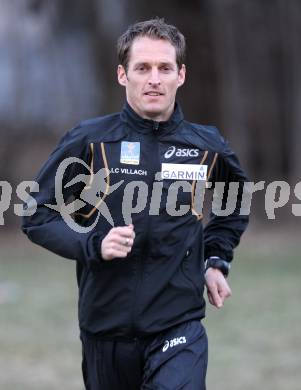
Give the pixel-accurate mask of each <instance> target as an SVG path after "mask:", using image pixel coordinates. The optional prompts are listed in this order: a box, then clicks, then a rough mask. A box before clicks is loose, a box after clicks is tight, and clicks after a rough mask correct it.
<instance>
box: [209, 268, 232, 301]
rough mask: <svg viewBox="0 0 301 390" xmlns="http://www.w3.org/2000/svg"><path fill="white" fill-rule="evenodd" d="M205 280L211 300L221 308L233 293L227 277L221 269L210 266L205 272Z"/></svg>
mask: <svg viewBox="0 0 301 390" xmlns="http://www.w3.org/2000/svg"><path fill="white" fill-rule="evenodd" d="M205 282H206V287H207V295H208V299H209V302H210V303H211V305H213V306H215V307H217V308H218V309H220V308H221V307H222V306H223V305H224V302H225V299H226V298H229V297H230V296H231V294H232V293H231V289H230V286H229V284H228V282H227V280H226V278H225V277H224V275H223V273H222V272H221V271H220V270H219V269H216V268H212V267H210V268H208V269H207V271H206V273H205Z"/></svg>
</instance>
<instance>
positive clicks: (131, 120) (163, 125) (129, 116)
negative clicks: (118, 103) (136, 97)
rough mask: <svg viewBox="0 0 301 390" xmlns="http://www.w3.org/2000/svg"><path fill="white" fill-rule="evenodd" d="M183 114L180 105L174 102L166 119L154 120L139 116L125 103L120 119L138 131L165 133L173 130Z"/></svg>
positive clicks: (181, 119) (182, 117)
mask: <svg viewBox="0 0 301 390" xmlns="http://www.w3.org/2000/svg"><path fill="white" fill-rule="evenodd" d="M183 119H184V116H183V112H182V110H181V107H180V105H179V104H178V103H177V102H176V104H175V109H174V112H173V113H172V115H171V117H170V118H169V119H168V121H165V122H156V121H153V120H151V119H144V118H142V117H141V116H139V115H138V114H137V113H136V112H135V111H134V110H133V109H132V107H131V106H130V105H129V103H128V102H126V103H125V105H124V107H123V110H122V111H121V120H122V121H123V122H125V123H127V125H128V126H129V127H130V128H132V129H133V130H135V131H138V132H140V133H144V134H147V133H151V132H158V133H159V134H166V133H169V132H171V131H173V130H175V129H176V128H177V127H178V126H179V124H180V123H181V122H182V121H183Z"/></svg>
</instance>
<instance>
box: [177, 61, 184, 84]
mask: <svg viewBox="0 0 301 390" xmlns="http://www.w3.org/2000/svg"><path fill="white" fill-rule="evenodd" d="M185 76H186V66H185V65H184V64H182V67H181V69H180V70H179V75H178V87H181V85H183V84H184V82H185Z"/></svg>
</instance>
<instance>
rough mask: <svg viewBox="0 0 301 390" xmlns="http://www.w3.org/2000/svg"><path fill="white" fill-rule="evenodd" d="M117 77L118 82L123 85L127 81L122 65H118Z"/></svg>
mask: <svg viewBox="0 0 301 390" xmlns="http://www.w3.org/2000/svg"><path fill="white" fill-rule="evenodd" d="M117 77H118V82H119V84H120V85H122V86H124V87H125V86H126V82H127V76H126V71H125V69H124V67H123V66H122V65H118V68H117Z"/></svg>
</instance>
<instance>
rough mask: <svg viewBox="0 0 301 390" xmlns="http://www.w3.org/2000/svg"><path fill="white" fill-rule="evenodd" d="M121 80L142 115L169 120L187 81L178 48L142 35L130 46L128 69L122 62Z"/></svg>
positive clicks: (119, 75) (119, 69)
mask: <svg viewBox="0 0 301 390" xmlns="http://www.w3.org/2000/svg"><path fill="white" fill-rule="evenodd" d="M118 81H119V83H120V84H121V85H123V86H125V89H126V97H127V101H128V103H129V104H130V106H131V107H132V108H133V109H134V110H135V111H136V113H137V114H138V115H140V116H141V117H142V118H147V119H152V120H155V121H166V120H168V119H169V117H170V116H171V114H172V112H173V110H174V103H175V97H176V92H177V89H178V87H180V86H181V85H182V84H183V83H184V81H185V65H182V67H181V69H178V66H177V63H176V49H175V47H174V46H173V45H172V44H171V43H170V42H169V41H166V40H163V39H151V38H148V37H138V38H136V39H135V40H134V42H133V44H132V46H131V49H130V55H129V63H128V71H127V72H125V69H124V68H123V66H122V65H119V66H118Z"/></svg>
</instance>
